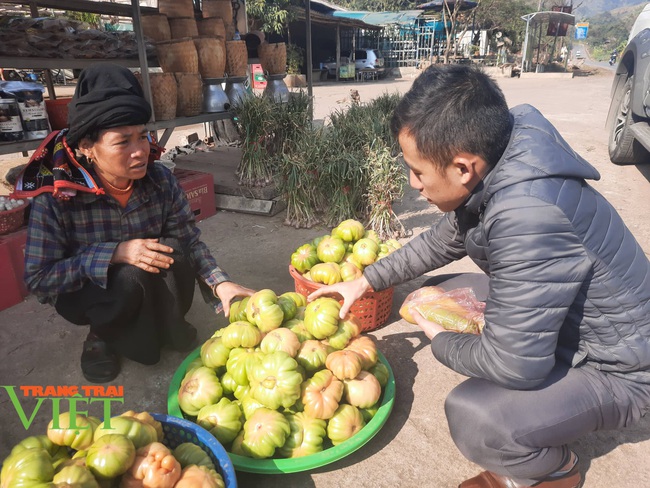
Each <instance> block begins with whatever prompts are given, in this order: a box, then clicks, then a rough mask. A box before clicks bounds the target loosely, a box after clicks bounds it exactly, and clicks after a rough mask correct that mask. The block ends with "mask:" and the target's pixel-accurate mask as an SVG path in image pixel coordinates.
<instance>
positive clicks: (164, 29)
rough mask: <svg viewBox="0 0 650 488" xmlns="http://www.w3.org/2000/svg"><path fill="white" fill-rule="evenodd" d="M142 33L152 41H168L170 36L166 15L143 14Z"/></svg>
mask: <svg viewBox="0 0 650 488" xmlns="http://www.w3.org/2000/svg"><path fill="white" fill-rule="evenodd" d="M141 23H142V33H143V34H144V35H145V36H146V37H148V38H149V39H151V40H152V41H154V42H161V41H169V40H171V38H172V33H171V30H170V29H169V21H168V20H167V16H166V15H162V14H156V15H143V16H142V22H141Z"/></svg>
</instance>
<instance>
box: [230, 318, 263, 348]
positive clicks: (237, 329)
mask: <svg viewBox="0 0 650 488" xmlns="http://www.w3.org/2000/svg"><path fill="white" fill-rule="evenodd" d="M261 340H262V333H261V332H260V329H258V328H257V327H255V326H254V325H253V324H251V323H250V322H246V321H243V320H240V321H239V322H233V323H232V324H230V325H228V326H227V327H226V328H224V330H223V335H222V336H221V341H222V342H223V345H224V346H226V347H229V348H230V349H233V348H235V347H255V346H257V345H258V344H259V343H260V342H261Z"/></svg>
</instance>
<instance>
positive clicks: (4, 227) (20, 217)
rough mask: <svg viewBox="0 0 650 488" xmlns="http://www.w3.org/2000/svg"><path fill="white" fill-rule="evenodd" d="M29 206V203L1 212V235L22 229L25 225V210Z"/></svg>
mask: <svg viewBox="0 0 650 488" xmlns="http://www.w3.org/2000/svg"><path fill="white" fill-rule="evenodd" d="M28 206H29V202H25V203H23V204H22V205H21V206H20V207H16V208H12V209H11V210H3V211H2V212H0V235H2V234H9V233H10V232H13V231H15V230H18V229H20V227H21V226H22V225H23V224H24V223H25V209H26V208H27V207H28Z"/></svg>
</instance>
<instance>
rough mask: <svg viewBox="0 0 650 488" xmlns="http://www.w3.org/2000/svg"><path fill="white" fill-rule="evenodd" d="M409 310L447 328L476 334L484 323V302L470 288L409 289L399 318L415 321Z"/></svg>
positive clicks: (428, 287)
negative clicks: (448, 289)
mask: <svg viewBox="0 0 650 488" xmlns="http://www.w3.org/2000/svg"><path fill="white" fill-rule="evenodd" d="M413 310H417V312H418V313H419V314H420V315H422V316H423V317H424V318H425V319H427V320H429V321H431V322H435V323H437V324H439V325H441V326H442V327H444V328H445V329H447V330H453V331H456V332H463V333H467V334H480V333H481V331H482V330H483V326H484V325H485V319H484V317H483V312H484V310H485V304H484V303H483V302H480V301H478V300H477V299H476V295H474V292H473V291H472V289H471V288H456V289H454V290H450V291H448V292H445V290H443V289H442V288H440V287H438V286H425V287H422V288H419V289H417V290H415V291H413V292H411V293H410V294H409V295H408V296H407V297H406V299H405V300H404V303H403V304H402V306H401V308H400V311H399V313H400V315H401V316H402V318H403V319H404V320H406V321H408V322H411V323H412V324H415V323H416V322H415V319H414V318H413V315H412V314H413Z"/></svg>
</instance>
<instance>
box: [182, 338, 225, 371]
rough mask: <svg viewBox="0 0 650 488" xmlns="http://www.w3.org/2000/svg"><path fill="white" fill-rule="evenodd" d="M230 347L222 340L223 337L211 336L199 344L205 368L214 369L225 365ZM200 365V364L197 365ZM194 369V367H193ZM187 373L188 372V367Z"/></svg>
mask: <svg viewBox="0 0 650 488" xmlns="http://www.w3.org/2000/svg"><path fill="white" fill-rule="evenodd" d="M230 349H231V348H230V347H228V346H226V345H225V344H224V342H223V337H211V338H210V339H208V340H207V341H205V342H204V343H203V345H202V346H201V362H202V363H203V364H202V365H203V366H205V367H206V368H211V369H216V368H220V367H221V366H225V365H226V361H228V355H229V354H230ZM199 367H200V366H199ZM194 369H196V368H194ZM187 372H188V373H189V372H190V370H189V368H188V371H187Z"/></svg>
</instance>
